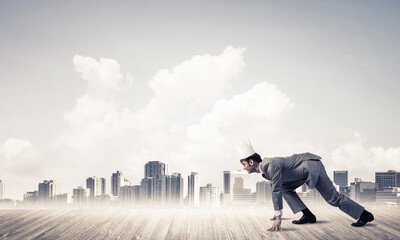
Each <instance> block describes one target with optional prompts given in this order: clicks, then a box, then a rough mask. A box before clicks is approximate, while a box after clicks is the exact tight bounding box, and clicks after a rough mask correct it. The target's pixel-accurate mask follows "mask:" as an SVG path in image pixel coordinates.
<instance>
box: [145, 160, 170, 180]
mask: <svg viewBox="0 0 400 240" xmlns="http://www.w3.org/2000/svg"><path fill="white" fill-rule="evenodd" d="M165 168H166V165H165V164H164V163H162V162H160V161H149V162H148V163H146V165H145V166H144V177H145V178H147V177H152V178H155V177H157V176H165Z"/></svg>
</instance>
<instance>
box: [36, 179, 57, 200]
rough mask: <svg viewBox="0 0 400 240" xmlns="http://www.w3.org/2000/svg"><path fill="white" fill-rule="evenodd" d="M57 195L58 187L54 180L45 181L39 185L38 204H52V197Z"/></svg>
mask: <svg viewBox="0 0 400 240" xmlns="http://www.w3.org/2000/svg"><path fill="white" fill-rule="evenodd" d="M59 193H60V185H59V184H58V183H57V182H56V181H55V180H50V181H47V180H45V181H43V183H39V203H43V204H48V203H52V202H53V198H54V196H55V195H57V194H59Z"/></svg>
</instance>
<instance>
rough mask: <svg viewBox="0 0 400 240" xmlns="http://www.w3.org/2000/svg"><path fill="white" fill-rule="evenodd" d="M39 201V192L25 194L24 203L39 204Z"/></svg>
mask: <svg viewBox="0 0 400 240" xmlns="http://www.w3.org/2000/svg"><path fill="white" fill-rule="evenodd" d="M38 201H39V191H33V192H27V193H25V194H24V202H28V203H31V204H33V203H35V204H36V203H38Z"/></svg>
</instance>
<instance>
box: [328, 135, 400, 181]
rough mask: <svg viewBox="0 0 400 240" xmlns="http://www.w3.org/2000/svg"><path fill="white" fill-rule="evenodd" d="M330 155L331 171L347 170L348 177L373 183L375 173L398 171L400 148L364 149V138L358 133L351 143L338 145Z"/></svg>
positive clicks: (399, 166)
mask: <svg viewBox="0 0 400 240" xmlns="http://www.w3.org/2000/svg"><path fill="white" fill-rule="evenodd" d="M331 155H332V162H331V164H330V166H331V167H332V169H334V170H342V169H343V170H348V171H349V175H351V176H353V177H361V178H362V179H364V180H368V181H373V182H374V181H375V179H374V176H375V172H377V171H387V170H399V169H400V161H399V159H400V147H396V148H387V149H385V148H383V147H366V146H365V137H363V136H361V135H360V134H358V133H355V134H354V139H353V140H352V141H349V142H347V143H345V144H342V145H340V146H339V147H338V148H337V149H336V150H334V151H333V152H332V154H331ZM349 180H351V181H353V179H349Z"/></svg>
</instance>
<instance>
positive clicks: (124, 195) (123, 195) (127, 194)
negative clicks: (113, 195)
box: [119, 185, 140, 207]
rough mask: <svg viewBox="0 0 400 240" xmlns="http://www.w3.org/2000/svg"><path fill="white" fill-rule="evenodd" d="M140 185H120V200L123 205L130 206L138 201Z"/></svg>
mask: <svg viewBox="0 0 400 240" xmlns="http://www.w3.org/2000/svg"><path fill="white" fill-rule="evenodd" d="M139 196H140V186H139V185H134V186H130V185H125V186H123V187H121V192H120V196H119V197H120V202H121V203H122V205H123V206H125V207H131V206H134V205H135V204H137V203H139Z"/></svg>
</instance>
